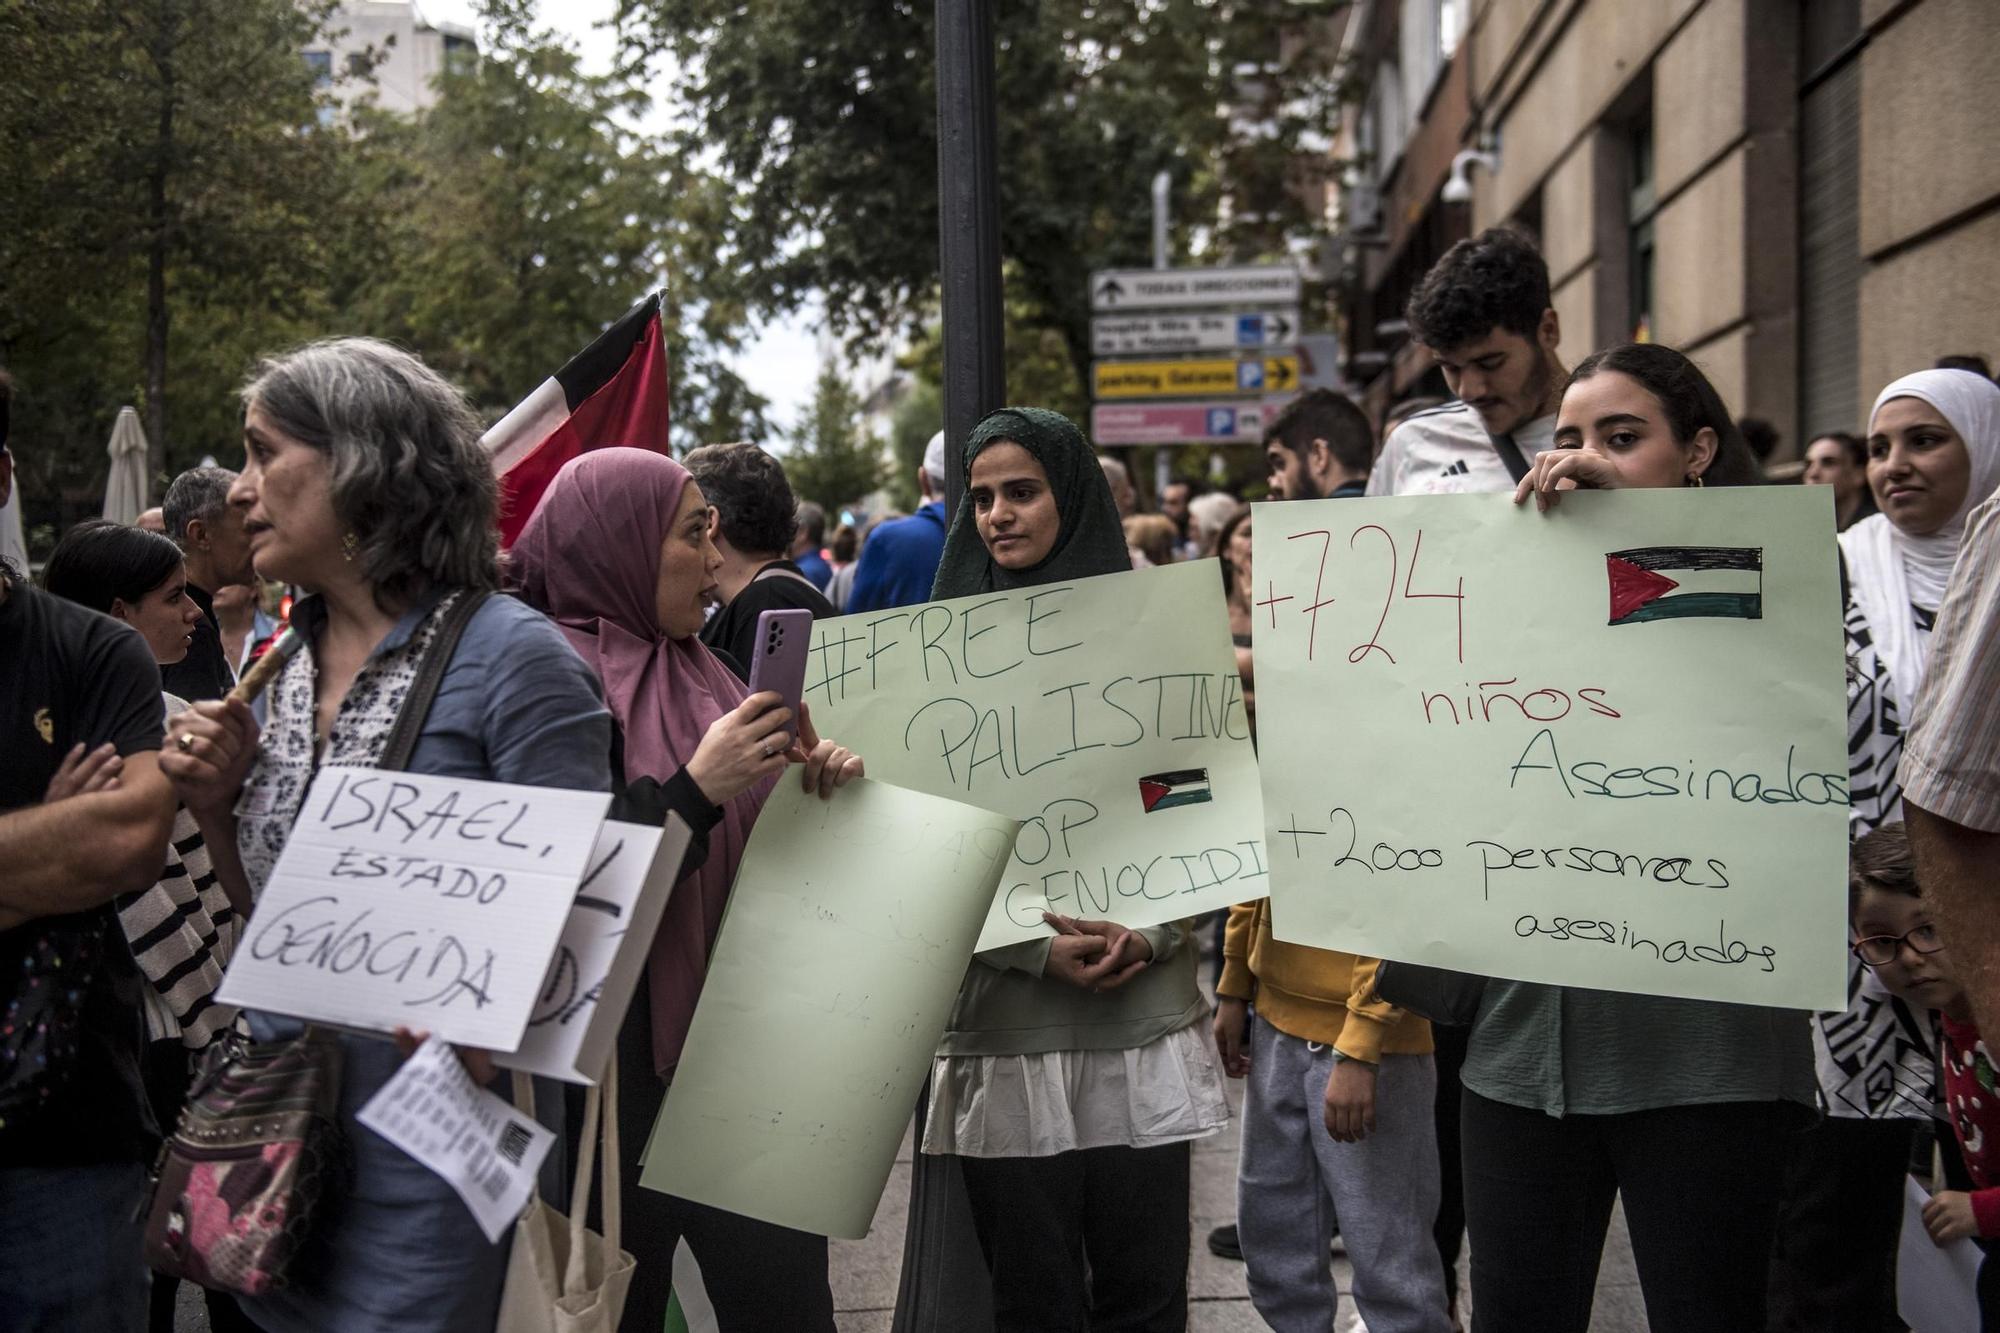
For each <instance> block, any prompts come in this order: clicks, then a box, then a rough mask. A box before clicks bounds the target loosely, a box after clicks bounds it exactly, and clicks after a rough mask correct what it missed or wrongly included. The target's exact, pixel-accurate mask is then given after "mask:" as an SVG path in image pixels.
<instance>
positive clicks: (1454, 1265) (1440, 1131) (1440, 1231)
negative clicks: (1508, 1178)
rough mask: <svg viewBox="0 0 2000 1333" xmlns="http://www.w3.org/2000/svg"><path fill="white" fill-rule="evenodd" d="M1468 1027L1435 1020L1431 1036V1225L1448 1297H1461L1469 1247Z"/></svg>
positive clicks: (1453, 1298) (1469, 1037)
mask: <svg viewBox="0 0 2000 1333" xmlns="http://www.w3.org/2000/svg"><path fill="white" fill-rule="evenodd" d="M1471 1036H1472V1034H1471V1032H1470V1031H1469V1030H1468V1029H1466V1028H1459V1027H1449V1026H1446V1025H1445V1024H1443V1023H1437V1024H1433V1025H1432V1027H1431V1038H1432V1040H1433V1041H1434V1042H1435V1043H1436V1045H1437V1051H1436V1054H1435V1055H1434V1056H1433V1058H1434V1059H1435V1060H1436V1061H1437V1100H1436V1102H1435V1103H1434V1104H1433V1110H1434V1114H1435V1115H1436V1117H1437V1141H1438V1215H1437V1222H1436V1223H1435V1224H1434V1225H1433V1226H1432V1227H1431V1235H1432V1236H1433V1237H1434V1238H1435V1239H1436V1240H1437V1247H1438V1258H1439V1259H1441V1260H1443V1261H1444V1294H1445V1299H1446V1300H1448V1301H1451V1302H1453V1303H1454V1304H1455V1303H1456V1302H1457V1300H1458V1255H1459V1251H1460V1250H1462V1249H1463V1248H1464V1247H1465V1170H1464V1164H1463V1162H1462V1160H1461V1159H1462V1156H1463V1154H1462V1153H1461V1151H1460V1146H1459V1131H1458V1109H1459V1101H1460V1099H1461V1097H1462V1095H1463V1094H1462V1093H1461V1092H1460V1090H1459V1082H1458V1071H1459V1070H1460V1069H1461V1068H1463V1067H1464V1065H1465V1048H1466V1045H1467V1043H1468V1042H1469V1041H1470V1039H1471Z"/></svg>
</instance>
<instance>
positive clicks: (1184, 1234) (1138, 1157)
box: [906, 407, 1229, 1333]
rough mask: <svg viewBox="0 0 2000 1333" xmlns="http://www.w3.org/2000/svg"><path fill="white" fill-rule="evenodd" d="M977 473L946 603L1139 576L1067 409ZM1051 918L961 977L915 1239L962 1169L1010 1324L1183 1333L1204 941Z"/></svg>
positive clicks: (1198, 1111)
mask: <svg viewBox="0 0 2000 1333" xmlns="http://www.w3.org/2000/svg"><path fill="white" fill-rule="evenodd" d="M965 470H966V477H967V485H966V490H965V496H964V498H963V499H962V500H961V501H960V502H959V508H958V514H957V516H956V518H955V519H954V521H953V523H952V527H951V534H950V536H949V537H948V538H947V539H946V542H945V552H944V559H943V561H942V562H941V563H940V565H939V568H938V577H937V583H936V586H935V588H934V589H933V591H932V594H931V595H932V597H933V598H934V599H939V600H942V599H944V598H949V597H963V596H970V595H975V594H978V593H981V592H988V591H993V590H1006V589H1011V588H1023V587H1031V586H1034V585H1038V584H1047V583H1058V582H1068V581H1070V580H1074V579H1079V578H1088V577H1090V576H1092V575H1098V574H1115V573H1121V572H1128V571H1129V570H1130V569H1131V556H1130V554H1129V553H1128V552H1127V550H1126V547H1125V536H1124V530H1123V528H1122V527H1121V525H1120V524H1119V521H1118V509H1117V506H1116V505H1115V504H1114V503H1113V502H1112V498H1111V491H1110V488H1109V487H1108V486H1107V485H1106V484H1105V481H1104V474H1103V472H1102V470H1101V469H1100V468H1099V467H1098V463H1097V459H1096V456H1095V455H1093V454H1092V452H1091V450H1090V446H1089V445H1088V444H1087V443H1086V442H1085V441H1084V438H1083V435H1082V433H1081V432H1080V431H1078V430H1077V428H1076V427H1075V426H1074V425H1072V424H1071V423H1070V422H1069V421H1068V420H1067V419H1065V418H1064V417H1062V416H1061V415H1059V414H1058V413H1055V412H1050V411H1047V410H1044V409H1042V408H1035V407H1011V408H1006V409H1004V410H1002V411H999V412H995V413H993V414H992V415H991V416H989V417H987V418H986V419H985V420H984V421H982V422H980V423H979V425H978V426H977V427H976V428H975V429H974V430H973V432H972V435H971V437H970V438H969V439H968V440H967V441H966V445H965ZM1099 799H1101V800H1104V801H1107V802H1108V801H1111V800H1114V799H1116V794H1114V793H1110V792H1106V793H1103V794H1102V795H1101V797H1100V798H1099ZM1045 919H1046V920H1047V921H1048V922H1049V924H1050V925H1051V926H1052V927H1054V929H1055V931H1056V934H1054V935H1053V936H1051V937H1049V938H1046V939H1040V940H1031V941H1028V942H1027V943H1024V944H1017V945H1011V946H1009V947H1007V948H1002V949H994V950H990V951H988V952H986V953H982V954H979V955H977V957H976V959H975V961H974V963H973V965H972V967H971V968H970V969H969V970H968V972H967V974H966V978H965V983H964V985H963V987H962V988H961V989H960V991H959V996H958V1003H957V1005H956V1007H955V1008H954V1009H953V1011H952V1017H951V1023H950V1026H949V1028H948V1029H947V1031H946V1032H945V1036H944V1040H943V1042H942V1043H940V1045H939V1048H938V1055H937V1058H936V1060H935V1061H934V1063H933V1065H932V1069H931V1103H930V1109H929V1114H928V1115H927V1117H926V1118H925V1122H924V1128H923V1144H922V1147H923V1159H922V1161H920V1163H919V1169H918V1175H919V1176H920V1177H921V1178H920V1179H919V1181H918V1184H917V1190H916V1194H917V1201H916V1205H915V1206H914V1207H913V1210H912V1211H913V1216H912V1232H913V1238H914V1239H916V1242H917V1245H918V1246H920V1247H922V1248H924V1249H925V1250H928V1251H929V1252H931V1253H933V1254H944V1253H949V1252H950V1249H951V1246H950V1244H949V1238H948V1237H947V1236H946V1235H944V1234H943V1233H944V1232H945V1231H947V1230H948V1229H949V1228H948V1224H947V1222H946V1220H945V1219H946V1218H947V1216H948V1214H949V1213H950V1211H951V1210H949V1209H947V1208H945V1207H943V1206H941V1205H940V1204H939V1199H940V1197H941V1196H942V1195H943V1194H944V1193H945V1192H946V1191H947V1190H950V1191H952V1192H953V1193H954V1194H955V1191H956V1189H957V1186H958V1184H959V1182H960V1181H961V1180H962V1182H963V1186H964V1190H965V1194H964V1196H963V1198H964V1199H965V1200H966V1201H968V1202H969V1204H970V1215H971V1220H972V1224H973V1227H974V1229H976V1231H977V1233H978V1248H979V1250H980V1252H981V1253H982V1254H983V1255H984V1257H985V1260H986V1264H987V1267H988V1269H989V1271H990V1273H991V1277H992V1298H993V1326H994V1327H995V1328H996V1329H997V1330H1000V1333H1010V1331H1011V1330H1024V1331H1025V1330H1044V1329H1073V1328H1091V1327H1096V1328H1106V1327H1115V1328H1130V1329H1144V1330H1159V1331H1162V1333H1177V1331H1178V1330H1181V1329H1184V1328H1185V1327H1186V1324H1187V1262H1188V1175H1189V1166H1190V1144H1191V1142H1192V1140H1194V1139H1197V1138H1202V1137H1205V1136H1206V1135H1209V1134H1213V1133H1215V1132H1216V1131H1218V1130H1220V1129H1221V1128H1222V1127H1223V1125H1224V1124H1226V1123H1227V1121H1228V1116H1229V1113H1228V1105H1227V1102H1226V1100H1225V1098H1224V1095H1223V1091H1222V1075H1221V1071H1220V1070H1219V1069H1218V1068H1217V1067H1216V1064H1215V1055H1214V1050H1213V1047H1212V1046H1211V1045H1210V1043H1209V1042H1208V1040H1207V1038H1206V1025H1205V1024H1204V1023H1203V1022H1202V1021H1201V1020H1202V1019H1203V1018H1204V1017H1205V1016H1206V1015H1207V1012H1208V1006H1207V1003H1206V1001H1204V1000H1203V999H1202V996H1201V992H1200V990H1199V989H1198V988H1197V986H1196V985H1195V949H1194V947H1193V945H1192V942H1191V940H1190V939H1189V936H1188V934H1187V932H1186V931H1184V930H1183V929H1182V928H1181V926H1180V925H1178V924H1174V925H1166V926H1154V927H1150V928H1147V929H1144V930H1127V929H1126V928H1125V927H1123V926H1121V925H1118V924H1116V923H1115V922H1109V921H1079V920H1074V919H1071V918H1067V917H1056V916H1047V917H1045ZM954 1169H955V1172H954ZM954 1175H955V1178H954ZM919 1214H922V1215H925V1216H926V1217H927V1218H931V1219H935V1225H933V1224H932V1223H931V1222H926V1223H925V1224H923V1226H924V1229H926V1230H928V1231H931V1232H932V1234H929V1235H924V1236H920V1237H919V1236H916V1235H915V1233H917V1232H918V1230H919V1225H920V1224H919V1223H918V1220H917V1218H918V1215H919ZM960 1215H961V1216H962V1215H963V1214H960ZM907 1277H908V1270H907V1269H906V1280H907Z"/></svg>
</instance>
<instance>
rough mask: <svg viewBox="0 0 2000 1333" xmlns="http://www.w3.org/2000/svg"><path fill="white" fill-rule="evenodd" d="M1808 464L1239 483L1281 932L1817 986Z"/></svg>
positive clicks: (1828, 878) (1823, 692)
mask: <svg viewBox="0 0 2000 1333" xmlns="http://www.w3.org/2000/svg"><path fill="white" fill-rule="evenodd" d="M1830 503H1831V502H1830V500H1829V499H1828V497H1827V495H1826V493H1825V492H1824V491H1823V490H1820V489H1819V488H1815V487H1805V488H1790V489H1785V488H1772V489H1768V490H1763V489H1759V490H1747V489H1746V490H1728V491H1724V490H1704V491H1693V490H1688V491H1666V490H1645V491H1608V492H1597V491H1576V492H1570V493H1568V494H1566V495H1565V496H1564V497H1563V500H1562V503H1561V505H1560V506H1559V507H1558V508H1557V509H1556V510H1554V511H1553V512H1551V513H1548V514H1538V513H1536V511H1535V508H1534V506H1533V505H1532V504H1530V505H1527V506H1521V507H1517V506H1515V505H1514V504H1513V503H1512V502H1511V500H1510V498H1509V497H1507V496H1496V495H1467V496H1428V497H1412V498H1406V499H1379V500H1369V501H1367V502H1365V503H1361V504H1355V503H1351V502H1348V501H1325V502H1319V503H1304V502H1295V503H1288V504H1276V505H1259V506H1258V507H1257V510H1256V519H1255V529H1254V553H1253V557H1252V567H1253V569H1254V570H1255V574H1254V583H1255V589H1254V593H1253V597H1252V602H1253V605H1252V608H1251V609H1252V612H1253V624H1254V634H1255V645H1256V647H1255V651H1256V661H1257V688H1258V704H1259V707H1258V713H1259V717H1260V718H1261V719H1262V722H1263V726H1262V728H1261V734H1260V736H1259V742H1260V747H1261V750H1260V757H1261V760H1262V771H1263V779H1264V809H1265V812H1266V818H1267V820H1268V823H1269V835H1268V836H1269V847H1270V862H1271V906H1272V923H1273V928H1274V930H1275V931H1276V933H1277V935H1278V937H1279V938H1281V939H1285V940H1290V941H1294V942H1297V943H1301V944H1313V945H1320V946H1324V947H1327V948H1338V949H1344V950H1350V951H1354V952H1359V953H1362V954H1367V955H1377V956H1381V957H1385V958H1394V959H1403V960H1407V961H1412V962H1421V963H1428V964H1432V965H1435V966H1440V967H1448V968H1456V969H1460V970H1463V971H1469V972H1478V973H1485V974H1487V975H1491V976H1500V977H1512V978H1518V979H1522V980H1529V981H1544V982H1554V983H1560V984H1564V985H1574V986H1593V987H1599V988H1602V989H1607V990H1622V991H1636V992H1642V993H1646V994H1655V995H1680V996H1691V997H1697V998H1703V999H1712V1000H1733V1001H1739V1002H1743V1003H1750V1004H1768V1005H1781V1006H1797V1007H1801V1008H1813V1009H1838V1008H1840V1007H1841V1005H1842V1004H1843V1003H1844V1002H1845V999H1846V981H1845V979H1846V958H1847V954H1846V944H1847V937H1846V898H1845V894H1846V888H1845V885H1846V857H1847V746H1846V737H1845V731H1844V727H1845V720H1846V704H1845V699H1846V695H1845V669H1844V662H1845V658H1844V653H1843V645H1842V638H1841V613H1840V593H1839V587H1838V583H1837V578H1836V571H1837V569H1838V567H1839V566H1838V562H1837V560H1836V559H1835V555H1834V541H1833V531H1834V529H1833V519H1832V514H1831V512H1830V509H1829V505H1830Z"/></svg>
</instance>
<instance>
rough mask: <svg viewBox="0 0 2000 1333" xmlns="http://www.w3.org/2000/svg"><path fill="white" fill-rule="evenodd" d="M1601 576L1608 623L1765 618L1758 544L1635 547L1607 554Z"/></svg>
mask: <svg viewBox="0 0 2000 1333" xmlns="http://www.w3.org/2000/svg"><path fill="white" fill-rule="evenodd" d="M1669 573H1671V574H1672V575H1673V577H1671V578H1670V577H1668V574H1669ZM1604 574H1605V578H1606V580H1607V581H1608V582H1609V583H1610V585H1611V620H1610V623H1611V624H1613V625H1637V624H1640V623H1642V622H1644V621H1648V620H1672V619H1675V618H1677V617H1680V616H1720V617H1724V618H1732V619H1736V620H1762V619H1763V618H1764V550H1763V548H1762V547H1759V546H1636V547H1634V548H1632V549H1631V550H1629V551H1612V552H1611V553H1609V554H1608V555H1606V556H1605V557H1604Z"/></svg>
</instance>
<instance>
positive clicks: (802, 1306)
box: [571, 980, 834, 1333]
mask: <svg viewBox="0 0 2000 1333" xmlns="http://www.w3.org/2000/svg"><path fill="white" fill-rule="evenodd" d="M665 1096H666V1085H665V1084H663V1083H662V1082H661V1081H660V1079H659V1077H658V1076H657V1075H656V1074H655V1073H654V1072H653V1028H652V1011H651V1008H650V1007H649V1005H648V1003H647V996H646V986H645V982H644V981H643V980H641V982H640V985H639V993H638V996H637V997H636V998H635V999H634V1000H633V1001H632V1008H631V1010H630V1012H629V1013H628V1014H627V1015H626V1018H625V1023H624V1025H623V1026H622V1027H620V1028H619V1031H618V1133H619V1136H620V1138H621V1140H622V1142H621V1143H620V1144H619V1148H620V1151H621V1152H622V1154H623V1156H624V1158H625V1160H624V1161H623V1162H621V1163H620V1164H619V1166H620V1171H619V1183H620V1185H621V1187H622V1198H623V1200H624V1204H625V1217H624V1223H625V1232H624V1237H623V1239H624V1243H625V1248H626V1249H627V1250H629V1251H631V1253H632V1257H633V1258H634V1259H635V1260H637V1261H638V1266H637V1268H636V1269H635V1270H634V1272H633V1274H632V1289H631V1294H630V1295H629V1296H628V1297H627V1298H626V1301H625V1315H624V1317H623V1318H622V1319H620V1320H619V1323H618V1327H619V1329H620V1330H621V1333H660V1328H661V1326H662V1325H663V1324H664V1323H665V1321H666V1317H667V1297H668V1294H669V1293H670V1292H671V1291H672V1290H673V1282H674V1250H675V1248H676V1247H677V1246H678V1245H679V1243H680V1241H681V1240H682V1239H683V1238H685V1239H686V1240H687V1243H688V1249H689V1250H691V1251H693V1253H694V1257H695V1262H697V1263H699V1264H700V1265H701V1281H702V1286H703V1287H705V1288H706V1289H707V1291H708V1299H709V1303H710V1304H712V1305H713V1306H714V1307H715V1320H716V1323H717V1324H718V1325H720V1326H721V1329H722V1333H769V1331H770V1330H775V1329H784V1330H787V1331H788V1333H789V1331H790V1330H798V1333H834V1329H833V1290H832V1288H831V1287H829V1286H828V1285H827V1259H826V1237H824V1236H814V1235H810V1234H808V1233H806V1232H803V1231H793V1230H792V1229H791V1228H789V1227H781V1226H774V1225H772V1224H771V1223H769V1222H759V1221H756V1220H755V1219H753V1218H748V1217H742V1216H740V1215H738V1214H736V1213H730V1212H724V1211H723V1210H722V1209H720V1208H711V1207H709V1206H708V1205H707V1204H702V1203H695V1202H693V1201H692V1200H689V1199H680V1198H675V1197H674V1196H672V1195H669V1194H661V1193H660V1192H658V1191H657V1190H649V1189H644V1188H642V1187H641V1186H640V1184H639V1168H638V1166H637V1163H638V1160H639V1154H640V1153H641V1152H643V1151H644V1150H645V1147H646V1142H647V1140H648V1139H650V1138H652V1136H653V1122H654V1121H655V1120H656V1119H658V1118H659V1114H660V1103H661V1102H662V1101H664V1100H665ZM578 1118H579V1117H576V1116H572V1118H571V1123H572V1124H574V1123H576V1120H577V1119H578ZM594 1202H595V1201H593V1204H594ZM597 1212H598V1209H597V1208H596V1207H595V1206H593V1207H592V1209H591V1213H592V1215H593V1223H592V1225H595V1226H601V1225H602V1222H601V1220H596V1218H595V1215H596V1214H597Z"/></svg>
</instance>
